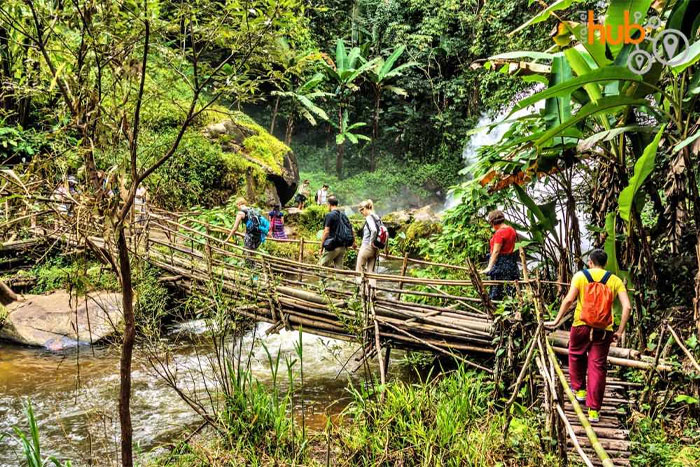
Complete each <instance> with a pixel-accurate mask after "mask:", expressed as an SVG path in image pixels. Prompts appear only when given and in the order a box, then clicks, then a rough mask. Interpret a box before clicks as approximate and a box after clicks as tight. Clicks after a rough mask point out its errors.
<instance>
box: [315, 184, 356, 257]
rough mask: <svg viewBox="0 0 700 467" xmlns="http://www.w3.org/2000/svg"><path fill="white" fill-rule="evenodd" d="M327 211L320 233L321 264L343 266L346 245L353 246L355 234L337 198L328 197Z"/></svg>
mask: <svg viewBox="0 0 700 467" xmlns="http://www.w3.org/2000/svg"><path fill="white" fill-rule="evenodd" d="M327 204H328V209H329V211H330V212H329V213H328V214H326V217H325V219H324V220H323V234H321V250H320V251H319V255H320V256H321V259H320V260H319V264H320V265H321V266H328V267H334V268H336V269H342V268H343V260H344V259H345V252H346V251H347V249H348V247H351V246H354V244H355V235H354V234H353V231H352V224H350V219H348V216H346V215H345V213H344V212H343V211H342V210H341V209H340V208H339V207H338V198H336V197H335V196H332V195H331V196H329V197H328V203H327Z"/></svg>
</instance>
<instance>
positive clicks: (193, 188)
mask: <svg viewBox="0 0 700 467" xmlns="http://www.w3.org/2000/svg"><path fill="white" fill-rule="evenodd" d="M155 60H156V62H158V61H159V59H158V57H156V58H155ZM191 94H192V91H191V89H190V88H189V87H187V86H186V85H185V84H184V83H183V81H182V80H181V79H180V78H179V77H178V76H177V75H175V74H174V73H173V72H171V71H169V67H163V68H159V67H155V68H154V69H153V71H152V72H151V73H149V75H148V79H147V80H146V86H145V91H144V100H143V108H142V117H143V118H142V122H141V124H142V126H141V129H140V134H139V136H140V138H139V139H140V144H141V146H142V148H143V149H142V151H141V154H140V155H139V160H140V164H141V165H142V166H143V167H146V166H148V165H151V164H152V163H154V162H155V161H156V160H158V159H159V158H161V157H162V156H163V155H164V154H165V153H166V152H167V151H168V149H169V148H170V147H171V145H172V144H173V142H174V141H175V140H176V138H177V135H178V133H179V130H180V125H181V124H182V122H183V121H184V120H185V117H186V109H188V108H189V105H190V99H191V97H192V96H191ZM227 121H228V122H232V124H230V123H229V125H228V127H227V128H226V129H225V131H213V132H209V131H207V129H208V128H210V127H211V126H212V125H217V124H222V123H223V122H227ZM289 151H290V149H289V147H287V146H286V145H285V144H284V143H282V142H281V141H280V140H278V139H277V138H275V137H274V136H272V135H271V134H269V133H268V132H267V131H266V130H265V129H264V128H263V127H262V126H260V125H258V124H257V123H256V122H255V121H254V120H253V119H251V118H250V117H249V116H247V115H246V114H244V113H242V112H240V111H235V110H230V109H228V108H226V107H224V106H223V105H214V106H212V107H210V108H208V109H207V110H205V111H204V112H202V113H200V114H198V116H197V117H196V118H195V119H194V121H193V122H192V124H191V125H190V127H189V128H188V129H187V131H186V132H185V134H184V135H183V137H182V140H181V142H180V145H179V147H178V149H177V151H176V152H175V154H174V155H173V157H172V158H170V159H169V160H168V161H167V162H166V163H165V164H164V165H163V166H162V167H160V168H159V169H158V170H156V171H155V172H154V173H153V175H152V176H151V177H149V178H148V179H147V180H146V181H145V183H146V185H147V187H148V190H149V195H150V197H151V199H152V200H153V201H155V202H156V204H158V205H159V206H161V207H164V208H167V209H172V210H183V209H188V208H191V207H193V206H195V205H197V206H206V207H211V206H216V205H219V204H223V203H225V202H226V201H227V200H228V199H229V198H230V197H232V196H241V195H243V196H245V195H251V194H252V195H253V196H255V197H256V198H258V199H260V200H263V199H264V193H265V189H266V188H267V187H268V186H269V184H270V182H269V181H268V180H267V174H268V172H269V173H274V174H281V173H282V169H283V162H284V157H285V155H286V154H287V153H288V152H289ZM96 158H97V163H98V166H99V167H101V168H104V169H105V171H106V172H107V173H109V172H113V171H122V172H124V173H126V172H127V170H126V167H127V163H128V159H129V152H128V148H127V147H126V144H122V145H117V146H110V145H107V146H106V147H105V148H98V150H97V151H96ZM75 162H76V164H78V159H76V161H75ZM78 168H79V167H78V166H76V167H74V169H75V170H78ZM114 188H116V187H114Z"/></svg>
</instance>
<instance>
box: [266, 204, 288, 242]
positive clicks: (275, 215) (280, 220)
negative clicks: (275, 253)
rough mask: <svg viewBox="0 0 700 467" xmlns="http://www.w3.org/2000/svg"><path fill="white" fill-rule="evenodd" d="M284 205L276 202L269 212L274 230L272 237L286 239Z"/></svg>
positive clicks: (271, 228) (271, 226) (271, 227)
mask: <svg viewBox="0 0 700 467" xmlns="http://www.w3.org/2000/svg"><path fill="white" fill-rule="evenodd" d="M281 209H282V207H281V206H280V205H279V204H276V205H275V207H274V208H272V211H270V212H269V213H268V216H269V218H270V230H272V238H278V239H286V238H287V234H286V233H285V232H284V213H283V212H282V211H281Z"/></svg>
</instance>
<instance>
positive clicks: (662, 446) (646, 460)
mask: <svg viewBox="0 0 700 467" xmlns="http://www.w3.org/2000/svg"><path fill="white" fill-rule="evenodd" d="M678 420H680V419H678ZM678 420H676V421H671V420H666V419H665V417H663V416H661V417H659V418H656V419H651V418H649V417H645V416H641V415H639V416H638V417H633V424H632V429H631V430H630V438H631V440H632V457H631V458H630V460H631V463H632V465H633V466H640V467H641V466H647V465H654V466H664V467H666V466H668V467H685V466H690V465H700V426H699V425H698V421H697V420H693V418H692V417H688V418H686V419H685V420H686V423H685V424H684V426H679V425H678Z"/></svg>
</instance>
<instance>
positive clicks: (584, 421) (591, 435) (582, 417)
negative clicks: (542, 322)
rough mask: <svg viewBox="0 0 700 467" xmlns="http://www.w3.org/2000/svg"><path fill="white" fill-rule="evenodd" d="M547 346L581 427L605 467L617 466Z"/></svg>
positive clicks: (546, 343) (547, 344)
mask: <svg viewBox="0 0 700 467" xmlns="http://www.w3.org/2000/svg"><path fill="white" fill-rule="evenodd" d="M545 345H546V346H547V352H548V354H549V360H550V361H551V362H552V365H553V366H554V370H555V371H556V373H557V376H558V377H559V382H560V383H561V385H562V387H563V388H564V393H566V395H567V397H568V398H569V402H571V406H572V407H573V408H574V411H575V412H576V415H577V416H578V419H579V422H581V426H582V427H584V429H585V430H586V436H588V440H589V441H590V442H591V446H592V447H593V449H594V450H595V453H596V455H597V456H598V458H599V459H600V461H601V462H602V463H603V466H604V467H614V465H615V464H613V461H612V460H611V459H610V456H609V455H608V453H607V452H605V449H603V446H602V445H601V444H600V441H598V436H597V435H596V433H595V430H593V428H592V427H591V424H590V422H589V421H588V418H587V417H586V414H584V413H583V409H581V406H580V405H579V403H578V401H577V400H576V396H575V395H574V393H573V391H572V390H571V388H570V387H569V383H568V382H567V380H566V376H565V375H564V371H563V370H562V369H561V366H559V361H558V360H557V356H556V354H555V353H554V350H553V349H552V346H551V345H550V344H549V342H548V341H545Z"/></svg>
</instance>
